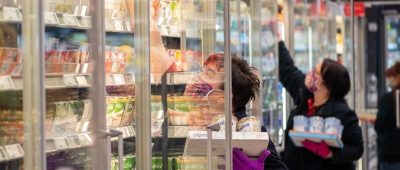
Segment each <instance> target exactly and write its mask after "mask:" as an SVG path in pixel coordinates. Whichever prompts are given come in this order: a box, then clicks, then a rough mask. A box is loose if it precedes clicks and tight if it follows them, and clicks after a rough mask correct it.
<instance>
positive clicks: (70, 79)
mask: <svg viewBox="0 0 400 170" xmlns="http://www.w3.org/2000/svg"><path fill="white" fill-rule="evenodd" d="M63 80H64V85H65V86H77V85H78V82H77V81H76V79H75V76H74V75H71V74H64V75H63Z"/></svg>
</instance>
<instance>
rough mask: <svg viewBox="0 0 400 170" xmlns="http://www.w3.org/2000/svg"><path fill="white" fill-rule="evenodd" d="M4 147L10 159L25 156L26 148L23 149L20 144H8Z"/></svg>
mask: <svg viewBox="0 0 400 170" xmlns="http://www.w3.org/2000/svg"><path fill="white" fill-rule="evenodd" d="M4 149H5V150H6V152H7V155H8V158H9V159H13V158H21V157H23V156H24V149H22V146H21V145H20V144H14V145H7V146H4Z"/></svg>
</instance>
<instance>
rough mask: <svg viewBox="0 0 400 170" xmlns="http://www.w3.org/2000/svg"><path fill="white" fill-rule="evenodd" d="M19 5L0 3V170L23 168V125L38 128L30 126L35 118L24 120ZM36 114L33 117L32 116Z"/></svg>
mask: <svg viewBox="0 0 400 170" xmlns="http://www.w3.org/2000/svg"><path fill="white" fill-rule="evenodd" d="M21 5H22V4H20V3H18V4H17V3H15V2H14V1H12V0H8V1H7V0H6V1H2V2H0V13H1V15H0V16H1V17H0V169H23V168H24V167H25V165H24V161H23V160H24V151H26V150H24V149H23V144H24V142H25V140H24V134H25V133H24V132H25V131H24V123H29V124H27V125H28V127H29V126H30V127H32V131H30V132H35V130H36V129H37V128H36V127H37V126H34V125H33V123H34V121H36V120H37V119H36V118H34V119H31V120H32V121H31V120H30V119H29V118H32V117H24V112H23V108H24V107H23V93H22V91H23V81H22V80H23V78H24V76H23V75H24V74H23V69H22V68H23V60H24V59H23V56H22V50H23V49H22V42H21V40H22V37H23V35H22V26H21V23H22V13H21V12H20V10H19V7H20V6H21ZM24 38H25V37H24ZM30 38H31V37H30ZM37 97H39V96H37ZM31 102H32V101H31ZM26 104H28V103H26ZM31 109H32V108H31ZM30 111H34V110H30ZM36 111H37V110H36ZM26 112H27V113H28V112H29V111H28V110H26ZM39 114H40V112H39ZM37 115H38V114H32V116H33V117H34V116H37ZM25 128H26V127H25ZM30 135H33V134H32V133H30ZM25 139H26V138H25ZM28 140H29V139H28ZM36 141H37V140H36V139H32V140H31V144H32V145H34V144H35V143H36ZM32 151H36V150H32ZM39 159H40V158H39ZM30 165H32V164H30Z"/></svg>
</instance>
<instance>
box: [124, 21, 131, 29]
mask: <svg viewBox="0 0 400 170" xmlns="http://www.w3.org/2000/svg"><path fill="white" fill-rule="evenodd" d="M125 30H126V31H128V32H132V24H131V22H130V21H126V22H125Z"/></svg>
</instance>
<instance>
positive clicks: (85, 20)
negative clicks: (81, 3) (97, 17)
mask: <svg viewBox="0 0 400 170" xmlns="http://www.w3.org/2000/svg"><path fill="white" fill-rule="evenodd" d="M82 24H83V25H84V26H85V27H90V26H91V25H92V24H91V20H90V16H84V17H82Z"/></svg>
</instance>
